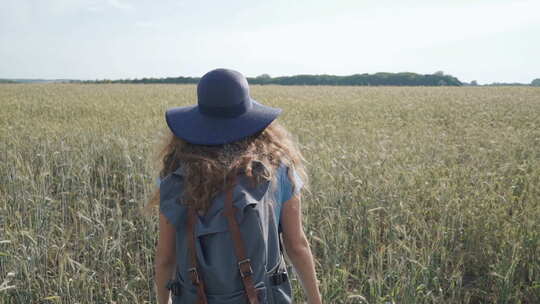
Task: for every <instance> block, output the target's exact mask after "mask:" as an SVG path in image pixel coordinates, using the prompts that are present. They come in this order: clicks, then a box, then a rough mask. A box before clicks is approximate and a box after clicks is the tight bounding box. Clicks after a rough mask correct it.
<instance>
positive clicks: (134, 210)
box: [0, 85, 540, 303]
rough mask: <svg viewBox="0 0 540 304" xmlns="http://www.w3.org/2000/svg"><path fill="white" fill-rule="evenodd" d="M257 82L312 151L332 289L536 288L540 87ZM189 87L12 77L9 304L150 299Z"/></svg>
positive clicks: (408, 293)
mask: <svg viewBox="0 0 540 304" xmlns="http://www.w3.org/2000/svg"><path fill="white" fill-rule="evenodd" d="M252 91H253V92H252V93H253V95H254V97H256V99H259V100H260V101H262V102H264V103H266V104H270V105H275V106H280V107H282V108H284V109H285V113H284V114H283V116H282V118H281V120H282V122H283V123H284V124H285V125H286V126H287V127H288V128H289V129H290V130H291V131H292V132H293V133H294V134H296V135H297V137H298V140H299V142H300V143H301V145H302V149H303V152H304V153H305V155H306V156H307V159H308V161H309V164H308V169H309V172H310V177H311V188H312V193H310V194H306V195H305V197H304V205H305V227H306V231H307V233H308V235H309V237H310V241H311V244H312V247H313V250H314V253H315V254H316V256H317V259H318V265H317V267H318V272H319V278H320V281H321V289H322V292H323V296H324V299H325V300H326V302H327V303H386V302H390V303H539V302H540V296H539V295H540V203H539V198H540V114H539V113H540V89H534V88H526V87H523V88H370V87H354V88H353V87H279V86H265V87H253V89H252ZM194 92H195V90H194V87H193V86H177V85H0V106H1V109H2V111H1V112H0V303H41V302H44V303H113V302H116V303H150V302H152V303H153V302H154V301H155V300H154V294H153V287H152V286H153V283H152V278H153V274H152V273H153V266H152V264H153V255H154V246H155V239H156V217H147V218H145V217H143V216H141V214H140V209H141V207H142V206H143V205H144V204H145V200H146V198H147V197H148V195H149V193H150V191H151V190H152V187H154V185H153V180H154V176H155V172H154V171H153V170H152V168H151V163H150V158H151V154H152V152H153V149H154V146H155V143H156V142H157V141H158V140H159V133H160V131H161V130H163V129H164V128H165V125H164V120H163V113H164V110H165V109H166V108H168V107H171V106H176V105H187V104H191V103H193V102H194V100H195V95H194ZM295 286H296V289H295V290H296V293H297V298H298V299H299V298H300V297H301V293H300V289H299V288H298V282H295Z"/></svg>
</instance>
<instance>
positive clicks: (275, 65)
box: [0, 0, 540, 83]
mask: <svg viewBox="0 0 540 304" xmlns="http://www.w3.org/2000/svg"><path fill="white" fill-rule="evenodd" d="M539 16H540V1H538V0H523V1H521V0H486V1H483V0H447V1H442V0H439V1H428V0H399V1H398V0H396V1H386V0H377V1H368V0H366V1H362V0H356V1H352V0H351V1H345V0H332V1H330V0H284V1H281V0H264V1H255V0H251V1H247V0H246V1H234V0H227V1H222V0H219V1H218V0H215V1H210V0H189V1H188V0H179V1H172V0H169V1H160V0H148V1H143V0H136V1H128V0H0V78H77V79H103V78H109V79H118V78H136V77H139V78H140V77H166V76H201V75H202V74H204V73H205V72H207V71H208V70H211V69H213V68H216V67H227V68H233V69H237V70H239V71H241V72H242V73H244V74H245V75H247V76H257V75H260V74H263V73H268V74H270V75H272V76H282V75H295V74H306V73H308V74H336V75H349V74H355V73H375V72H404V71H410V72H417V73H426V74H427V73H433V72H436V71H439V70H442V71H444V72H445V73H447V74H451V75H454V76H456V77H458V78H459V79H460V80H462V81H471V80H477V81H479V82H480V83H489V82H527V83H529V82H531V80H532V79H534V78H540V17H539Z"/></svg>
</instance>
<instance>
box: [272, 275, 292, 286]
mask: <svg viewBox="0 0 540 304" xmlns="http://www.w3.org/2000/svg"><path fill="white" fill-rule="evenodd" d="M288 278H289V276H288V275H287V273H286V272H278V273H274V274H273V275H272V277H271V280H272V284H273V285H281V284H282V283H285V282H287V280H288Z"/></svg>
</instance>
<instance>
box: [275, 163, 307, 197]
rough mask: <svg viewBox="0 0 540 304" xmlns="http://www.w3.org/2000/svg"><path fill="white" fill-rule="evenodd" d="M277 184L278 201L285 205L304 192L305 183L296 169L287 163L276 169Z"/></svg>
mask: <svg viewBox="0 0 540 304" xmlns="http://www.w3.org/2000/svg"><path fill="white" fill-rule="evenodd" d="M276 182H277V186H278V189H277V194H278V198H279V199H278V201H279V202H280V203H284V202H286V201H288V200H289V199H291V197H292V196H293V195H297V194H299V193H300V191H301V190H302V187H303V185H304V181H303V180H302V178H301V177H300V175H299V174H298V173H297V172H296V170H295V169H294V166H291V165H288V164H286V163H281V164H280V165H279V167H278V168H277V169H276Z"/></svg>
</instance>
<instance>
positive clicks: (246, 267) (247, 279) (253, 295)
mask: <svg viewBox="0 0 540 304" xmlns="http://www.w3.org/2000/svg"><path fill="white" fill-rule="evenodd" d="M235 186H236V175H233V176H232V177H231V178H230V184H229V186H228V188H227V193H226V197H225V209H224V212H223V213H224V215H225V217H226V218H227V222H228V223H229V231H230V233H231V237H232V240H233V245H234V251H235V255H236V260H237V261H238V269H239V270H240V276H241V277H242V282H243V283H244V290H245V291H246V294H247V296H248V300H249V303H250V304H258V303H259V299H258V298H257V291H256V290H255V285H254V284H253V268H252V267H251V260H250V259H249V258H248V257H247V254H246V248H245V244H244V241H243V239H242V234H241V233H240V226H239V225H238V221H237V220H236V216H235V213H236V211H237V208H236V207H234V206H233V191H234V187H235Z"/></svg>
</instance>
